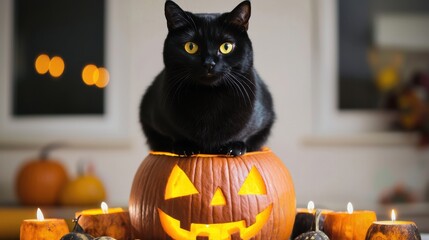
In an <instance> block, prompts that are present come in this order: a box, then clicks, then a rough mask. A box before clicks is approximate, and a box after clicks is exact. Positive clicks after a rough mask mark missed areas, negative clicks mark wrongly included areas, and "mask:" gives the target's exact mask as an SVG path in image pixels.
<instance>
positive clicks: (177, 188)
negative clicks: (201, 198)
mask: <svg viewBox="0 0 429 240" xmlns="http://www.w3.org/2000/svg"><path fill="white" fill-rule="evenodd" d="M198 193H199V192H198V190H197V189H196V188H195V186H194V184H193V183H192V182H191V180H190V179H189V178H188V176H187V175H186V173H185V172H184V171H183V170H182V169H181V168H180V167H179V166H177V165H176V166H174V168H173V170H172V171H171V173H170V177H168V181H167V186H166V187H165V195H164V199H165V200H167V199H171V198H178V197H183V196H188V195H192V194H198Z"/></svg>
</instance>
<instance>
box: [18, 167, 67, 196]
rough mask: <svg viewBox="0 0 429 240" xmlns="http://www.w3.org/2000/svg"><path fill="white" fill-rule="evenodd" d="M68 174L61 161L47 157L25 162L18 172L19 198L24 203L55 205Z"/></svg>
mask: <svg viewBox="0 0 429 240" xmlns="http://www.w3.org/2000/svg"><path fill="white" fill-rule="evenodd" d="M67 182H68V175H67V172H66V170H65V168H64V167H63V165H61V164H60V163H59V162H57V161H53V160H47V159H39V160H33V161H29V162H27V163H25V164H24V165H23V166H22V167H21V169H20V170H19V172H18V174H17V180H16V190H17V195H18V199H19V201H20V202H21V204H24V205H55V204H57V203H58V201H59V196H60V193H61V190H62V188H63V187H64V185H65V184H66V183H67Z"/></svg>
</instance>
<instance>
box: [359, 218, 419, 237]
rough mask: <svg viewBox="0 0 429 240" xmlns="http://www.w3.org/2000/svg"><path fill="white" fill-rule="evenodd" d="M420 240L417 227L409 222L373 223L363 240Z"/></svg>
mask: <svg viewBox="0 0 429 240" xmlns="http://www.w3.org/2000/svg"><path fill="white" fill-rule="evenodd" d="M390 239H395V240H420V239H421V236H420V233H419V230H418V229H417V225H416V224H415V223H414V222H409V221H379V222H373V223H372V224H371V226H370V227H369V229H368V232H367V234H366V238H365V240H390Z"/></svg>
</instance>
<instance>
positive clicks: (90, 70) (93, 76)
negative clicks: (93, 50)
mask: <svg viewBox="0 0 429 240" xmlns="http://www.w3.org/2000/svg"><path fill="white" fill-rule="evenodd" d="M98 75H99V73H98V68H97V67H96V66H95V65H94V64H88V65H86V66H85V67H84V68H83V70H82V80H83V82H84V83H85V84H86V85H88V86H91V85H94V84H95V83H96V82H97V79H98Z"/></svg>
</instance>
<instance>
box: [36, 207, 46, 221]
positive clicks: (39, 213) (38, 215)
mask: <svg viewBox="0 0 429 240" xmlns="http://www.w3.org/2000/svg"><path fill="white" fill-rule="evenodd" d="M36 215H37V220H38V221H43V220H45V217H44V216H43V213H42V210H40V208H37V214H36Z"/></svg>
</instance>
